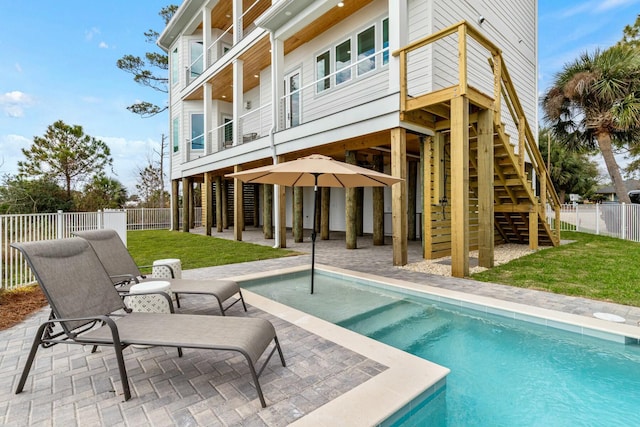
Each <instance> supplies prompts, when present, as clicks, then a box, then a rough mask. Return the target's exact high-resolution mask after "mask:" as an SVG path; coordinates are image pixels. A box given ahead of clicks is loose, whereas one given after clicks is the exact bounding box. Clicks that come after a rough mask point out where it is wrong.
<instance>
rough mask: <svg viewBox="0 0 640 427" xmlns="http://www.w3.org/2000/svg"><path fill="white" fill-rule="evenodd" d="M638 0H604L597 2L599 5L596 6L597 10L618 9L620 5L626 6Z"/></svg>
mask: <svg viewBox="0 0 640 427" xmlns="http://www.w3.org/2000/svg"><path fill="white" fill-rule="evenodd" d="M637 2H638V0H604V1H599V2H597V6H596V7H595V11H597V12H603V11H606V10H612V9H617V8H619V7H625V6H628V5H631V4H634V3H637Z"/></svg>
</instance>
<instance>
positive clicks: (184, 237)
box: [127, 230, 298, 270]
mask: <svg viewBox="0 0 640 427" xmlns="http://www.w3.org/2000/svg"><path fill="white" fill-rule="evenodd" d="M127 247H128V249H129V252H131V255H132V256H133V258H134V259H135V261H136V264H138V265H151V264H153V261H154V260H157V259H164V258H178V259H180V260H181V262H182V269H183V270H188V269H191V268H201V267H212V266H216V265H223V264H234V263H238V262H248V261H258V260H262V259H271V258H280V257H285V256H291V255H297V254H298V253H297V252H293V251H289V250H286V249H274V248H272V247H270V246H262V245H256V244H252V243H246V242H238V241H235V240H227V239H219V238H215V237H210V236H203V235H199V234H192V233H181V232H179V231H168V230H147V231H131V232H129V233H127Z"/></svg>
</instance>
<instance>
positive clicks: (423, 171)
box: [419, 136, 431, 258]
mask: <svg viewBox="0 0 640 427" xmlns="http://www.w3.org/2000/svg"><path fill="white" fill-rule="evenodd" d="M430 142H431V137H424V136H421V137H420V169H419V170H420V177H419V179H420V182H421V183H422V224H421V228H422V235H421V236H420V237H421V239H422V257H423V258H424V254H425V250H426V249H425V248H426V242H425V241H426V239H427V234H431V230H430V229H427V227H428V226H429V224H430V223H431V204H430V203H429V200H431V188H430V187H431V157H430V155H429V153H430V150H429V147H430ZM427 188H429V189H428V190H427ZM427 215H428V217H427ZM427 220H428V222H427Z"/></svg>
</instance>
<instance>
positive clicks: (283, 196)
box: [274, 160, 287, 248]
mask: <svg viewBox="0 0 640 427" xmlns="http://www.w3.org/2000/svg"><path fill="white" fill-rule="evenodd" d="M282 161H284V160H282ZM277 188H278V194H277V197H279V198H280V212H278V215H280V247H281V248H286V247H287V209H286V208H287V193H286V189H287V187H285V186H284V185H278V187H277ZM274 197H276V195H274Z"/></svg>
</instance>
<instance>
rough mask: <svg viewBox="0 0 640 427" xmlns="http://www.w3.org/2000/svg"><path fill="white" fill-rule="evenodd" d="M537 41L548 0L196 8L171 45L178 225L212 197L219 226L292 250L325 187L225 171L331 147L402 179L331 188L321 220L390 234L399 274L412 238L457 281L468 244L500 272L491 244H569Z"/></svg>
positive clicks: (263, 0) (270, 2)
mask: <svg viewBox="0 0 640 427" xmlns="http://www.w3.org/2000/svg"><path fill="white" fill-rule="evenodd" d="M536 31H537V1H535V0H527V1H519V0H452V1H446V2H445V1H437V0H343V1H338V0H209V1H203V0H186V1H185V2H184V3H183V4H182V5H181V6H180V8H179V9H178V11H177V12H176V14H175V15H174V17H173V19H172V20H171V22H170V23H169V24H168V26H167V27H166V29H165V30H164V32H163V33H162V34H161V36H160V38H159V42H158V43H159V45H160V46H161V47H162V48H163V49H164V50H166V52H167V53H168V54H169V65H170V70H169V71H170V72H169V80H170V94H169V105H170V113H169V121H170V135H171V154H170V159H171V172H170V179H171V182H172V208H173V228H174V229H178V227H179V217H180V216H182V218H183V220H182V229H183V230H184V231H188V230H189V227H190V225H191V224H192V219H191V218H192V217H193V214H192V212H193V206H194V204H195V202H194V200H196V199H198V198H201V199H202V207H203V212H204V213H203V224H204V225H205V228H206V230H207V234H211V230H212V229H214V228H215V229H217V230H218V231H222V230H223V228H225V227H226V226H232V227H233V230H234V233H235V237H236V238H237V239H238V240H242V229H243V227H244V225H245V223H247V222H251V223H252V224H256V225H257V224H259V225H262V226H263V229H264V233H265V238H274V237H275V239H276V244H277V245H278V246H281V247H284V246H286V234H287V229H289V228H290V229H292V232H293V236H294V238H296V239H299V238H301V237H300V236H301V235H302V229H303V228H306V229H310V228H311V227H312V226H313V225H312V224H311V221H312V220H311V218H312V217H313V215H312V214H311V213H310V211H311V209H312V206H313V200H312V197H311V194H312V193H311V191H312V190H311V189H303V190H295V191H294V190H293V189H291V188H280V187H276V188H275V189H274V188H273V186H268V185H264V186H257V185H243V184H242V183H240V182H239V181H238V182H234V180H230V179H228V178H225V175H226V174H228V173H231V172H234V171H239V170H246V169H249V168H253V167H257V166H263V165H266V164H271V163H274V162H283V161H287V160H293V159H296V158H298V157H302V156H305V155H309V154H313V153H319V154H324V155H328V156H331V157H334V158H336V159H338V160H341V161H347V162H351V163H357V164H359V165H361V166H365V167H370V168H374V169H376V170H380V171H383V172H385V173H389V174H392V175H395V176H398V177H401V178H404V181H403V182H402V183H399V184H395V185H394V186H393V187H392V188H387V189H369V188H365V189H360V190H357V191H346V190H344V189H339V188H332V189H328V188H327V189H323V191H322V203H321V205H320V206H321V207H319V213H320V214H319V215H318V218H320V219H319V221H318V222H319V223H318V225H317V227H318V229H319V231H320V236H321V237H324V238H326V237H328V234H329V231H330V230H340V231H345V233H346V237H345V239H346V245H347V247H350V248H353V247H356V245H357V235H358V234H360V233H371V234H373V238H374V243H375V244H383V242H384V235H385V234H386V235H393V259H392V260H391V259H390V263H391V262H393V264H394V265H403V264H406V262H407V240H408V239H416V238H418V239H422V240H423V246H424V257H425V258H437V257H440V256H443V255H448V254H451V255H452V273H453V274H454V275H455V276H464V275H466V274H468V269H469V265H468V253H469V250H470V249H472V248H479V250H480V264H481V265H485V266H491V265H492V264H493V247H494V245H495V244H496V243H500V242H521V243H529V245H531V246H532V247H536V246H537V245H538V244H539V243H540V244H557V243H558V241H559V234H558V232H557V230H552V229H551V228H550V227H549V225H548V223H549V221H548V220H547V212H548V211H549V210H548V208H549V207H551V209H553V208H555V207H556V206H557V204H558V201H557V196H556V195H555V191H554V189H553V186H552V185H551V183H550V181H549V179H548V174H547V172H546V170H545V169H544V162H543V161H542V160H541V158H540V154H539V151H538V149H537V144H536V138H537V136H536V135H537V124H536V123H537V98H536V94H537V87H536V82H537V78H536V76H537V72H536V59H537V45H536V43H537V41H536V40H537V37H536ZM195 188H198V189H199V190H198V191H199V192H198V194H194V189H195ZM180 195H182V198H181V199H180ZM298 198H302V202H301V203H300V201H299V200H298V201H297V202H296V203H294V199H298ZM180 201H182V207H180ZM300 206H302V208H300ZM346 212H356V214H355V215H352V214H350V215H347V214H346Z"/></svg>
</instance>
